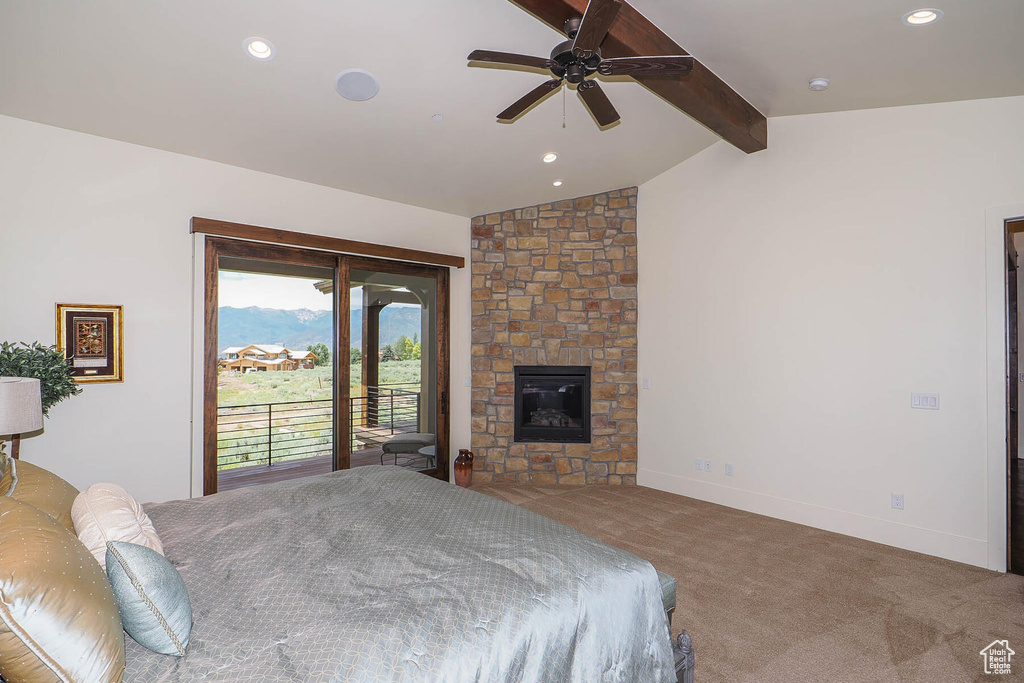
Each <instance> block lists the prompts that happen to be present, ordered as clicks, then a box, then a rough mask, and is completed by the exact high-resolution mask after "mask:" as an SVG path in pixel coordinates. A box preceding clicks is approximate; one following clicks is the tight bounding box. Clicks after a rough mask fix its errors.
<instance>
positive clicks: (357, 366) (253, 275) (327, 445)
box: [203, 237, 449, 495]
mask: <svg viewBox="0 0 1024 683" xmlns="http://www.w3.org/2000/svg"><path fill="white" fill-rule="evenodd" d="M205 249H206V253H205V261H206V279H205V300H206V301H205V335H206V336H205V342H204V355H205V358H204V401H203V404H204V410H203V475H204V476H203V485H204V494H205V495H209V494H211V493H216V492H218V491H224V490H229V489H234V488H240V487H244V486H251V485H256V484H265V483H272V482H276V481H282V480H284V479H291V478H297V477H305V476H311V475H316V474H323V473H327V472H331V471H335V470H338V469H349V468H350V467H354V466H360V465H378V466H379V465H387V466H396V467H404V468H406V469H411V470H416V471H419V472H423V473H424V474H428V475H430V476H435V477H438V478H441V479H447V478H448V457H447V454H448V390H449V387H448V381H449V372H448V363H449V360H448V270H447V268H444V267H440V266H426V265H414V264H407V263H402V262H397V261H389V260H384V259H375V258H366V257H355V256H346V255H338V254H335V253H330V252H326V251H320V250H316V249H303V248H293V247H286V246H277V245H268V244H260V243H255V242H246V241H240V240H232V239H221V238H213V237H208V238H207V241H206V248H205ZM242 304H246V305H242ZM264 304H266V305H264Z"/></svg>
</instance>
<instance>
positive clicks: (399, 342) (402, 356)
mask: <svg viewBox="0 0 1024 683" xmlns="http://www.w3.org/2000/svg"><path fill="white" fill-rule="evenodd" d="M411 347H412V341H410V340H409V338H408V337H406V336H405V335H404V334H403V335H401V336H400V337H399V338H398V339H396V340H395V343H394V346H393V348H394V350H395V355H396V356H398V360H409V353H410V351H411Z"/></svg>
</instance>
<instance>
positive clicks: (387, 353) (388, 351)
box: [380, 344, 398, 363]
mask: <svg viewBox="0 0 1024 683" xmlns="http://www.w3.org/2000/svg"><path fill="white" fill-rule="evenodd" d="M393 360H398V356H396V355H395V350H394V349H393V348H391V344H388V345H387V346H385V347H384V352H383V353H382V354H381V356H380V362H381V363H387V362H389V361H393Z"/></svg>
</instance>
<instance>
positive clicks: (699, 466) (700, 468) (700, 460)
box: [697, 458, 704, 472]
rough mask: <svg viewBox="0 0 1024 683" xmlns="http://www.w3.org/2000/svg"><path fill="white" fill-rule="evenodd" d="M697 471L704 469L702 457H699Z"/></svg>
mask: <svg viewBox="0 0 1024 683" xmlns="http://www.w3.org/2000/svg"><path fill="white" fill-rule="evenodd" d="M697 471H698V472H703V471H704V461H703V460H702V459H700V458H697Z"/></svg>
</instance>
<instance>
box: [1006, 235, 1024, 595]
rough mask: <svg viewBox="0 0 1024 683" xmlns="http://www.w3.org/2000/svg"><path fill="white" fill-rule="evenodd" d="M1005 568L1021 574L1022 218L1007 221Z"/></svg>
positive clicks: (1023, 529)
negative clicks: (1020, 346) (1020, 271)
mask: <svg viewBox="0 0 1024 683" xmlns="http://www.w3.org/2000/svg"><path fill="white" fill-rule="evenodd" d="M1005 243H1006V426H1007V434H1006V548H1007V553H1006V554H1007V558H1006V569H1007V571H1009V572H1012V573H1014V574H1022V575H1024V481H1022V477H1021V469H1022V468H1021V456H1022V455H1024V454H1022V453H1021V450H1020V444H1021V442H1022V439H1021V433H1020V431H1021V429H1022V428H1024V425H1022V424H1021V422H1022V421H1021V419H1020V414H1021V409H1022V408H1024V392H1021V391H1020V385H1021V382H1024V364H1022V363H1021V356H1020V352H1019V347H1018V345H1019V341H1020V339H1019V337H1020V331H1019V321H1020V319H1021V313H1022V311H1021V310H1020V309H1021V307H1022V306H1024V292H1021V288H1022V287H1024V278H1020V277H1018V269H1019V258H1020V254H1021V253H1024V219H1021V220H1013V221H1007V222H1006V239H1005Z"/></svg>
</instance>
